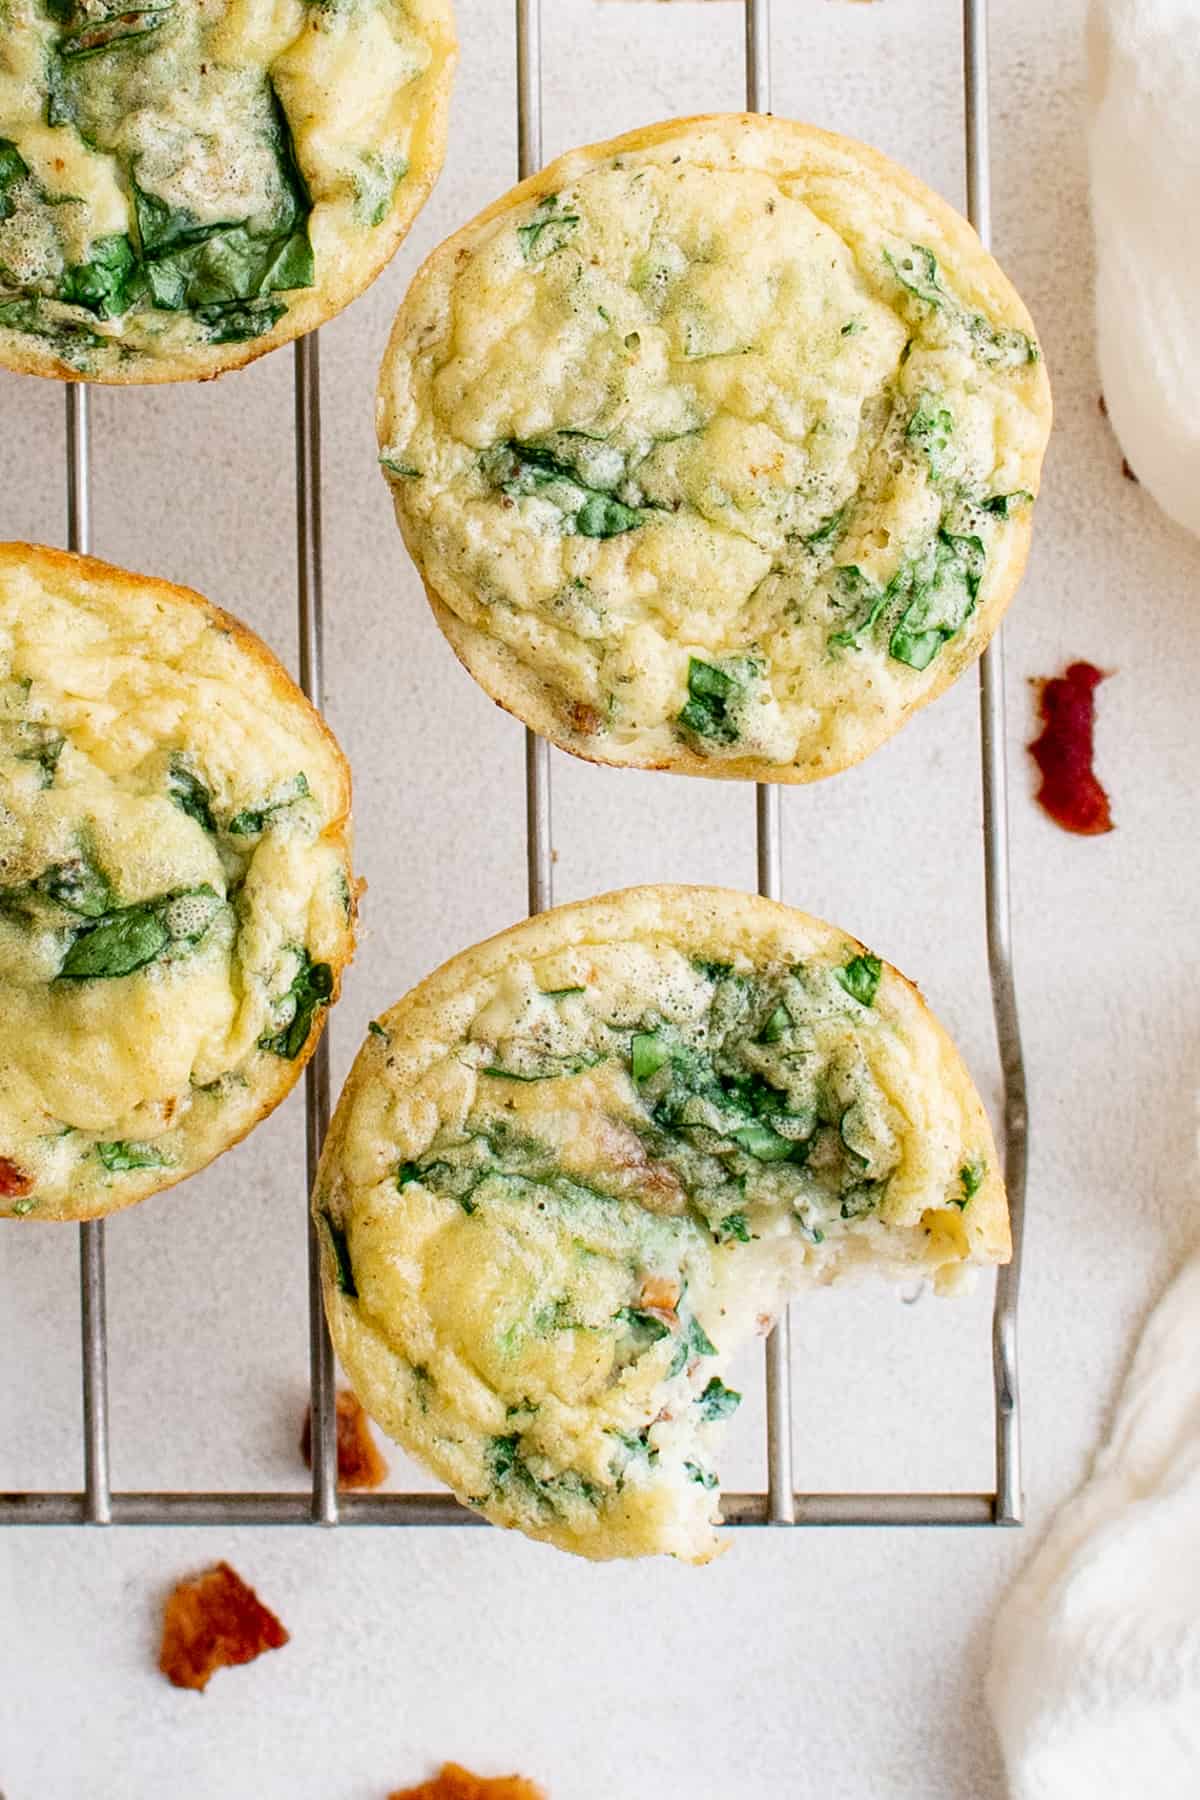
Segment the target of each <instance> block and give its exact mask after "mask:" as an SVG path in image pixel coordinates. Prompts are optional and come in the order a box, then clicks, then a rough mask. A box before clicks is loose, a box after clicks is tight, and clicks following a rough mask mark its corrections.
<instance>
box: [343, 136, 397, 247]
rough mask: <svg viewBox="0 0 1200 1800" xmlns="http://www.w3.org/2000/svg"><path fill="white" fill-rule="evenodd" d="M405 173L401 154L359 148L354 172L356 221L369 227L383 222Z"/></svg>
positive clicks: (371, 227)
mask: <svg viewBox="0 0 1200 1800" xmlns="http://www.w3.org/2000/svg"><path fill="white" fill-rule="evenodd" d="M407 174H408V161H407V159H406V158H405V157H403V156H399V155H394V156H383V155H380V153H379V152H378V151H375V150H365V151H364V152H363V154H362V155H361V156H360V157H359V167H358V168H357V169H356V170H355V174H354V217H355V219H356V221H357V222H358V224H360V225H366V226H367V227H368V228H369V229H372V230H373V229H374V227H375V226H376V225H382V224H383V221H384V220H385V219H386V218H387V216H388V213H389V212H390V211H391V207H392V202H393V200H394V199H395V197H396V189H397V188H398V187H399V186H400V183H401V182H402V181H403V180H404V177H405V176H406V175H407Z"/></svg>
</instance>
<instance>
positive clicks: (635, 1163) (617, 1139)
mask: <svg viewBox="0 0 1200 1800" xmlns="http://www.w3.org/2000/svg"><path fill="white" fill-rule="evenodd" d="M595 1132H596V1144H597V1147H598V1148H599V1150H600V1151H601V1153H602V1154H603V1155H604V1156H605V1157H606V1158H607V1159H608V1161H609V1162H610V1163H611V1164H612V1165H613V1166H614V1167H615V1169H616V1170H617V1171H619V1172H620V1173H627V1174H630V1175H634V1176H636V1178H637V1183H638V1198H639V1199H640V1200H641V1202H642V1204H643V1205H644V1206H646V1207H647V1208H648V1209H649V1210H650V1211H651V1212H659V1213H672V1214H674V1213H682V1212H685V1211H686V1210H687V1195H686V1194H685V1193H684V1191H683V1186H682V1184H681V1182H680V1180H679V1177H678V1175H676V1173H675V1171H674V1169H673V1168H671V1166H670V1164H669V1163H663V1162H651V1161H650V1158H649V1157H648V1156H647V1155H646V1146H645V1145H644V1144H643V1142H642V1140H641V1138H640V1137H638V1135H637V1133H636V1132H635V1131H633V1130H632V1129H631V1128H630V1127H629V1126H628V1125H623V1124H622V1123H621V1121H620V1120H619V1119H607V1118H605V1119H601V1120H600V1121H599V1122H598V1124H597V1125H596V1128H595Z"/></svg>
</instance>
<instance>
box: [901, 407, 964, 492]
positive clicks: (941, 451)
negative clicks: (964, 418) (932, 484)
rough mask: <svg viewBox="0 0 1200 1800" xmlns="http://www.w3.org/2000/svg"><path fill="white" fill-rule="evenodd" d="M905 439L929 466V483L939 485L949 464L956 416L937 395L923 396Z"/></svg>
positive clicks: (906, 431)
mask: <svg viewBox="0 0 1200 1800" xmlns="http://www.w3.org/2000/svg"><path fill="white" fill-rule="evenodd" d="M904 435H905V437H906V438H907V439H908V441H909V443H910V444H912V445H914V446H915V448H916V449H917V450H919V451H920V452H921V454H922V456H924V458H925V460H926V462H927V463H928V464H929V476H930V479H931V480H932V481H940V480H941V479H942V477H943V475H944V474H945V473H946V469H947V465H948V461H949V452H950V440H951V438H952V437H953V436H954V414H953V413H952V412H951V411H950V410H949V408H948V407H945V406H943V405H942V403H941V401H940V400H939V399H938V397H937V395H936V394H922V395H921V398H920V400H919V401H918V402H917V406H916V409H915V411H914V412H913V415H912V417H911V418H910V419H909V421H908V426H907V428H906V430H905V433H904Z"/></svg>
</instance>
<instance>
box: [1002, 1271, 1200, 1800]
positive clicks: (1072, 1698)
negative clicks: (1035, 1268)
mask: <svg viewBox="0 0 1200 1800" xmlns="http://www.w3.org/2000/svg"><path fill="white" fill-rule="evenodd" d="M987 1697H988V1704H989V1706H990V1708H991V1713H992V1718H993V1721H994V1723H995V1726H996V1730H997V1732H998V1733H999V1736H1000V1742H1001V1744H1002V1746H1003V1749H1004V1756H1005V1762H1006V1764H1007V1767H1008V1775H1009V1782H1010V1785H1011V1791H1012V1796H1013V1800H1197V1796H1200V1254H1198V1255H1196V1256H1194V1257H1193V1259H1192V1260H1191V1261H1190V1262H1189V1263H1188V1264H1187V1265H1186V1267H1185V1268H1184V1270H1183V1272H1182V1273H1181V1274H1180V1275H1179V1276H1177V1278H1176V1280H1175V1282H1174V1284H1173V1285H1172V1287H1171V1288H1170V1289H1169V1291H1168V1293H1167V1294H1166V1296H1165V1298H1164V1299H1163V1300H1162V1301H1161V1302H1160V1303H1159V1306H1158V1309H1157V1310H1156V1312H1155V1313H1154V1315H1153V1317H1152V1318H1151V1320H1150V1323H1149V1324H1148V1326H1147V1327H1146V1330H1145V1333H1144V1334H1143V1337H1142V1341H1141V1345H1140V1347H1139V1349H1138V1352H1137V1355H1136V1357H1135V1359H1134V1363H1133V1367H1132V1369H1131V1371H1130V1373H1129V1376H1128V1379H1127V1381H1126V1384H1125V1390H1124V1392H1123V1394H1122V1396H1121V1400H1120V1404H1119V1406H1118V1409H1117V1415H1116V1419H1115V1421H1114V1423H1113V1429H1112V1435H1111V1437H1110V1439H1109V1442H1108V1444H1107V1446H1106V1447H1105V1448H1104V1449H1103V1450H1102V1451H1101V1452H1100V1454H1099V1456H1098V1457H1097V1459H1096V1464H1095V1468H1094V1470H1093V1472H1092V1476H1091V1479H1090V1480H1089V1481H1088V1482H1087V1484H1086V1485H1085V1486H1084V1488H1083V1489H1082V1490H1081V1492H1080V1493H1079V1494H1077V1495H1076V1497H1075V1498H1074V1499H1073V1500H1072V1501H1070V1502H1069V1503H1068V1504H1067V1505H1066V1506H1065V1507H1064V1508H1063V1509H1062V1511H1061V1512H1060V1513H1059V1514H1058V1516H1057V1517H1056V1518H1055V1520H1054V1522H1053V1524H1052V1525H1051V1527H1050V1531H1049V1533H1048V1535H1047V1536H1046V1538H1045V1540H1044V1542H1043V1543H1042V1544H1041V1546H1040V1548H1039V1549H1038V1550H1037V1552H1036V1553H1035V1554H1034V1556H1033V1558H1032V1559H1031V1561H1030V1562H1029V1563H1028V1564H1027V1565H1026V1567H1025V1568H1024V1569H1023V1570H1022V1572H1021V1574H1020V1575H1019V1576H1018V1578H1017V1581H1016V1584H1015V1586H1014V1587H1013V1588H1012V1590H1011V1591H1010V1592H1009V1594H1008V1595H1007V1596H1006V1598H1005V1600H1004V1602H1003V1604H1002V1606H1001V1609H1000V1613H999V1616H998V1617H997V1620H996V1625H995V1633H994V1637H993V1642H992V1663H991V1668H990V1669H989V1671H988V1678H987Z"/></svg>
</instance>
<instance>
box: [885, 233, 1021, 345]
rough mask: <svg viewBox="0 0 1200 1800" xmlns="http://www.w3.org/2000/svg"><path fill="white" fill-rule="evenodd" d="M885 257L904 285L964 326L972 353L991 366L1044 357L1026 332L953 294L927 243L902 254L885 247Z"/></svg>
mask: <svg viewBox="0 0 1200 1800" xmlns="http://www.w3.org/2000/svg"><path fill="white" fill-rule="evenodd" d="M883 259H884V261H885V262H886V263H887V265H888V267H889V269H890V270H891V271H892V274H893V275H894V276H895V277H896V280H897V281H898V282H899V283H900V285H901V287H903V288H905V289H907V291H908V292H909V293H910V294H912V295H914V296H915V298H916V299H918V300H921V301H923V302H924V303H925V305H926V306H929V307H932V308H934V309H935V310H936V311H938V312H942V313H944V314H945V315H946V317H947V319H949V320H951V321H952V322H953V323H955V324H958V325H960V326H961V328H962V329H963V330H964V331H965V333H966V335H967V338H968V340H969V341H970V345H971V350H972V353H973V354H974V355H976V356H978V357H979V359H980V361H981V362H984V363H986V364H987V365H988V366H989V367H990V368H995V369H1012V368H1018V367H1020V366H1021V364H1023V363H1035V362H1039V361H1040V360H1041V351H1040V350H1039V349H1038V347H1037V345H1036V344H1035V343H1034V341H1033V339H1032V338H1031V337H1028V336H1026V334H1025V332H1023V331H1015V330H1011V329H1009V328H1007V327H1003V326H1000V325H993V324H992V321H991V320H990V319H989V318H986V317H985V315H984V314H983V313H981V312H972V311H971V309H970V308H969V307H968V306H965V305H964V304H963V302H962V301H961V300H960V299H959V298H958V296H957V295H956V294H952V293H951V292H950V290H949V288H947V287H946V286H945V284H944V283H943V281H942V278H941V271H940V270H939V268H938V263H937V258H936V256H935V255H934V254H933V251H932V250H927V249H926V248H925V246H924V244H914V245H913V246H912V248H911V250H909V251H907V252H906V253H905V254H903V255H901V256H893V255H892V253H891V251H890V250H885V251H884V253H883Z"/></svg>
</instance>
